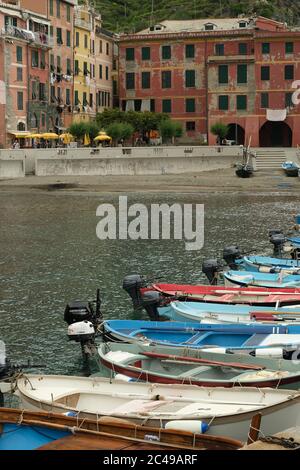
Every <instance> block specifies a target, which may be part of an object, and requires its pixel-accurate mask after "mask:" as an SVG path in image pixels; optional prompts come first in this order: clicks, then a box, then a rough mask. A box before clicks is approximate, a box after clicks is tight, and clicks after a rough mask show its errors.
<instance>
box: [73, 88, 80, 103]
mask: <svg viewBox="0 0 300 470" xmlns="http://www.w3.org/2000/svg"><path fill="white" fill-rule="evenodd" d="M74 104H75V106H78V104H79V99H78V90H75V96H74Z"/></svg>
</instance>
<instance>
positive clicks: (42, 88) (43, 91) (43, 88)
mask: <svg viewBox="0 0 300 470" xmlns="http://www.w3.org/2000/svg"><path fill="white" fill-rule="evenodd" d="M39 100H40V101H46V84H45V83H40V84H39Z"/></svg>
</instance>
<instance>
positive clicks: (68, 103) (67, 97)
mask: <svg viewBox="0 0 300 470" xmlns="http://www.w3.org/2000/svg"><path fill="white" fill-rule="evenodd" d="M66 104H67V105H70V104H71V91H70V88H66Z"/></svg>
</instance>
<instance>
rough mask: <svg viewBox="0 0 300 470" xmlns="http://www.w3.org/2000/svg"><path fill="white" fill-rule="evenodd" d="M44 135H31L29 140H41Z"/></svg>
mask: <svg viewBox="0 0 300 470" xmlns="http://www.w3.org/2000/svg"><path fill="white" fill-rule="evenodd" d="M41 137H42V134H30V135H29V136H28V137H27V139H40V138H41Z"/></svg>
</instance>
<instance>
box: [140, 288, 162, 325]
mask: <svg viewBox="0 0 300 470" xmlns="http://www.w3.org/2000/svg"><path fill="white" fill-rule="evenodd" d="M160 305H162V298H161V295H160V293H159V292H157V291H155V290H149V291H148V292H145V293H144V294H143V295H142V297H141V303H140V306H142V307H143V308H144V309H145V310H146V312H147V313H148V315H149V317H150V320H151V321H159V320H160V317H159V312H158V307H159V306H160Z"/></svg>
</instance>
